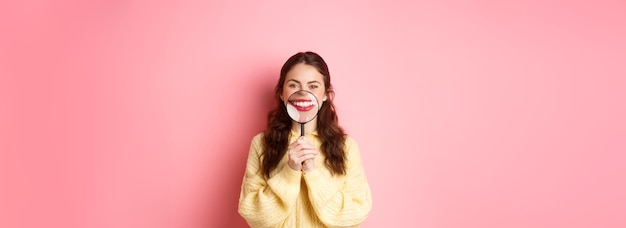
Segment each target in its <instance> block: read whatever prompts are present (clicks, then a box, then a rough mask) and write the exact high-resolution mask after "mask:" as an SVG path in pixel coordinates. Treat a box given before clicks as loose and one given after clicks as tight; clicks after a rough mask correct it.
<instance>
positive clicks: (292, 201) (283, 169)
mask: <svg viewBox="0 0 626 228" xmlns="http://www.w3.org/2000/svg"><path fill="white" fill-rule="evenodd" d="M299 90H306V91H309V92H311V93H313V94H314V95H315V96H316V97H317V100H318V102H319V103H320V105H321V108H320V110H319V113H318V115H317V116H316V117H315V119H313V120H312V121H310V122H308V123H306V124H305V125H304V132H305V136H300V133H301V132H300V131H301V128H300V127H301V125H300V124H299V123H297V122H295V121H293V120H291V118H290V117H289V115H288V114H287V110H286V107H285V105H284V101H285V100H287V98H288V97H289V96H290V95H291V94H293V93H294V92H296V91H299ZM333 95H334V93H333V89H332V85H331V84H330V74H329V72H328V66H327V65H326V62H324V60H323V59H322V57H320V56H319V55H318V54H316V53H313V52H301V53H297V54H295V55H294V56H292V57H291V58H289V59H288V60H287V62H285V64H284V65H283V67H282V69H281V71H280V78H279V80H278V84H277V85H276V94H275V98H276V102H277V104H278V107H277V108H276V109H274V110H273V111H271V112H270V113H269V116H268V124H267V129H266V130H265V131H264V132H263V133H260V134H258V135H256V136H255V137H254V138H253V139H252V143H251V146H250V153H249V155H248V162H247V165H246V171H245V176H244V179H243V184H242V187H241V195H240V198H239V214H241V216H242V217H244V218H245V219H246V221H247V222H248V224H249V225H250V226H251V227H290V228H293V227H306V228H314V227H358V226H359V224H361V223H362V222H363V220H365V218H366V217H367V215H368V213H369V211H370V210H371V207H372V199H371V193H370V189H369V185H368V183H367V179H366V178H365V173H364V171H363V166H362V164H361V157H360V154H359V149H358V146H357V143H356V142H355V141H354V140H353V139H352V138H350V137H349V136H347V135H346V134H345V133H344V131H343V129H342V128H341V127H339V124H338V120H337V113H336V112H335V107H334V105H333V99H332V98H333Z"/></svg>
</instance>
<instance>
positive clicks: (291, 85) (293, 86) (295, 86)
mask: <svg viewBox="0 0 626 228" xmlns="http://www.w3.org/2000/svg"><path fill="white" fill-rule="evenodd" d="M287 87H289V88H292V89H295V88H298V85H296V84H295V83H289V84H288V85H287Z"/></svg>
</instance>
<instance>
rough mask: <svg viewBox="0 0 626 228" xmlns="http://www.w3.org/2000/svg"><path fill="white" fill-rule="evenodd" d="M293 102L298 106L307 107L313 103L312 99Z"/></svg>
mask: <svg viewBox="0 0 626 228" xmlns="http://www.w3.org/2000/svg"><path fill="white" fill-rule="evenodd" d="M293 104H294V105H295V106H300V107H309V106H312V105H313V102H312V101H296V102H293Z"/></svg>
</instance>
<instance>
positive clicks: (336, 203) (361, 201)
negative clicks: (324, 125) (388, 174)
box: [304, 138, 372, 227]
mask: <svg viewBox="0 0 626 228" xmlns="http://www.w3.org/2000/svg"><path fill="white" fill-rule="evenodd" d="M346 153H347V155H348V156H347V157H348V161H347V167H346V174H345V178H344V179H343V181H340V182H337V181H334V180H333V178H332V177H331V176H326V175H328V174H324V172H320V171H319V169H318V170H315V171H313V172H308V173H305V174H304V179H305V181H306V182H307V186H308V188H309V198H310V200H311V203H312V205H313V208H314V210H315V213H316V214H317V216H318V218H319V219H320V220H321V221H322V223H324V224H325V225H326V226H329V227H355V226H359V225H360V224H361V223H362V222H363V221H364V220H365V218H366V217H367V215H368V213H369V212H370V210H371V208H372V196H371V192H370V188H369V185H368V183H367V179H366V178H365V172H364V170H363V165H362V163H361V155H360V152H359V148H358V146H357V144H356V142H354V140H352V139H351V138H347V139H346Z"/></svg>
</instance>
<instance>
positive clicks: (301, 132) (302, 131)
mask: <svg viewBox="0 0 626 228" xmlns="http://www.w3.org/2000/svg"><path fill="white" fill-rule="evenodd" d="M300 136H304V124H303V123H301V124H300Z"/></svg>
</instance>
